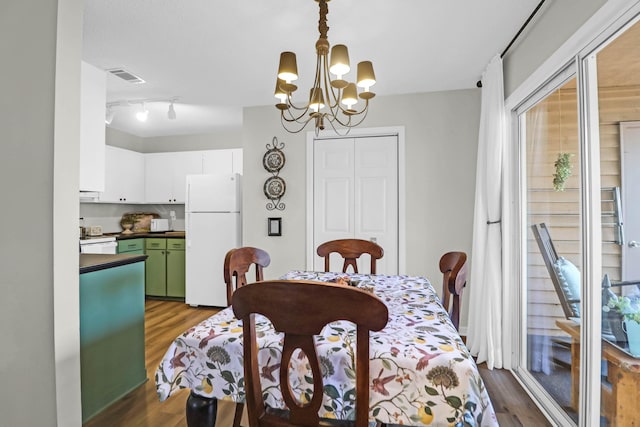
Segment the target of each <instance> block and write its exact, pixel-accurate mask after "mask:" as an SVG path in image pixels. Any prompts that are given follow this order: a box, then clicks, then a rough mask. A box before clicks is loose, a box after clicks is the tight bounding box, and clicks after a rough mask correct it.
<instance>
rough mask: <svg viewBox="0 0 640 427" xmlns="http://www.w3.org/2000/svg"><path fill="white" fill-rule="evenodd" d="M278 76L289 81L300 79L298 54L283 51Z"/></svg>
mask: <svg viewBox="0 0 640 427" xmlns="http://www.w3.org/2000/svg"><path fill="white" fill-rule="evenodd" d="M278 78H279V79H282V80H284V81H285V82H287V83H291V82H292V81H294V80H297V79H298V63H297V61H296V54H295V53H293V52H282V53H281V54H280V66H279V67H278Z"/></svg>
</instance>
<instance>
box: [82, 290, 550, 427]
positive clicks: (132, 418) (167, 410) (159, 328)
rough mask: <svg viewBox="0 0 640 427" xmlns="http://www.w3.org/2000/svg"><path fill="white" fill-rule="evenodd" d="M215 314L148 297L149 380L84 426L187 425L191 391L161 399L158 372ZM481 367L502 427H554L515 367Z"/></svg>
mask: <svg viewBox="0 0 640 427" xmlns="http://www.w3.org/2000/svg"><path fill="white" fill-rule="evenodd" d="M215 312H217V309H210V308H203V307H198V308H193V307H190V306H188V305H186V304H184V303H181V302H173V301H159V300H147V302H146V312H145V344H146V366H147V377H148V378H149V380H148V381H147V382H146V383H145V384H143V385H141V386H140V387H138V388H137V389H136V390H134V391H133V392H131V393H129V394H128V395H127V396H125V397H124V398H122V399H120V400H119V401H117V402H115V403H114V404H113V405H111V406H109V407H108V408H107V409H105V410H104V411H103V412H101V413H100V414H98V415H97V416H95V417H94V418H92V419H91V420H89V421H88V422H87V423H85V424H84V426H85V427H118V426H122V427H125V426H126V427H129V426H130V427H137V426H148V427H151V426H153V427H158V426H161V427H185V426H186V425H187V423H186V420H185V415H184V414H185V402H186V399H187V396H188V394H189V392H188V390H183V391H181V392H180V393H178V394H175V395H173V396H171V397H170V398H169V399H167V400H166V401H164V402H160V401H159V400H158V396H157V394H156V389H155V382H154V374H155V371H156V368H157V366H158V364H159V363H160V360H161V359H162V357H163V356H164V353H165V352H166V350H167V348H168V347H169V345H170V344H171V342H172V341H173V340H174V339H175V338H176V337H177V336H178V335H180V334H181V333H182V332H184V331H185V330H186V329H188V328H189V327H191V326H193V325H195V324H197V323H199V322H200V321H202V320H204V319H206V318H207V317H209V316H211V315H212V314H214V313H215ZM479 368H480V374H481V375H482V378H483V379H484V381H485V385H486V387H487V390H488V391H489V395H490V396H491V401H492V402H493V406H494V409H495V411H496V415H497V417H498V422H499V423H500V425H501V426H502V427H518V426H525V427H530V426H535V427H544V426H550V425H551V424H550V423H549V422H548V421H547V420H546V418H545V417H544V416H543V415H542V413H541V412H540V411H539V410H538V408H537V407H536V405H535V404H534V403H533V402H532V401H531V399H530V398H529V396H528V395H527V394H526V393H525V392H524V391H523V390H522V389H521V388H520V385H519V384H518V383H517V381H516V380H515V378H513V376H512V375H511V373H510V372H509V371H505V370H497V369H494V370H491V371H490V370H488V369H487V368H486V366H485V365H484V364H481V365H480V366H479ZM219 421H220V420H219ZM217 424H218V427H226V426H224V425H222V426H221V425H220V424H222V423H220V422H218V423H217ZM229 425H230V424H229Z"/></svg>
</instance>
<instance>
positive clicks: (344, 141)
mask: <svg viewBox="0 0 640 427" xmlns="http://www.w3.org/2000/svg"><path fill="white" fill-rule="evenodd" d="M313 149H314V157H313V158H314V181H313V192H314V199H313V200H314V203H313V210H314V212H313V215H314V232H313V240H314V242H313V247H314V264H313V268H314V270H317V271H322V270H323V269H324V260H323V259H322V258H320V257H319V256H317V255H315V248H317V247H318V245H320V244H321V243H323V242H326V241H327V240H335V239H347V238H359V239H365V240H375V241H376V242H377V243H378V244H379V245H380V246H382V247H383V248H384V251H385V255H384V257H383V258H382V259H381V260H379V261H378V263H377V272H378V273H385V274H397V272H398V142H397V137H396V136H385V137H362V138H339V139H338V138H337V139H325V140H316V141H314V147H313ZM363 258H364V263H363V264H362V265H361V262H360V261H359V263H358V270H359V271H360V272H363V273H367V272H369V258H368V257H367V256H364V257H363ZM330 267H331V270H332V271H339V270H341V269H342V259H341V258H340V256H339V255H335V254H334V255H332V258H331V266H330Z"/></svg>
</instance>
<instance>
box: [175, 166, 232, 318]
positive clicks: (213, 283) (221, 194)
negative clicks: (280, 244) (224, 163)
mask: <svg viewBox="0 0 640 427" xmlns="http://www.w3.org/2000/svg"><path fill="white" fill-rule="evenodd" d="M241 188H242V187H241V176H240V175H239V174H224V175H188V176H187V189H186V201H185V231H186V253H185V257H186V259H185V274H186V285H185V286H186V289H185V292H186V293H185V302H186V303H187V304H189V305H192V306H198V305H206V306H214V307H226V306H227V289H226V285H225V283H224V276H223V267H224V257H225V255H226V254H227V252H228V251H229V250H230V249H233V248H237V247H240V245H241V242H242V217H241V208H242V192H241V191H242V190H241Z"/></svg>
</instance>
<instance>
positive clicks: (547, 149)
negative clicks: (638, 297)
mask: <svg viewBox="0 0 640 427" xmlns="http://www.w3.org/2000/svg"><path fill="white" fill-rule="evenodd" d="M576 87H577V85H576V77H575V75H572V72H571V71H567V72H565V73H564V74H563V75H561V76H559V77H557V78H556V79H555V80H554V81H553V82H552V83H551V84H550V85H548V86H547V87H546V88H545V90H544V91H543V92H541V93H540V94H539V95H538V98H539V99H533V100H532V101H531V102H530V104H529V105H527V106H525V108H524V109H523V111H522V112H521V113H520V114H519V123H520V128H521V138H522V139H523V141H522V145H521V148H522V166H523V174H524V186H523V189H522V196H523V204H522V206H523V209H524V212H523V219H522V224H523V226H524V230H523V235H524V236H526V240H525V241H526V244H525V245H524V248H523V250H524V260H525V270H524V271H525V272H526V273H525V284H524V285H525V289H524V304H525V306H524V313H525V316H523V319H522V320H523V322H524V325H523V326H524V328H523V339H522V343H523V349H522V350H523V351H522V353H523V354H522V355H523V363H522V368H523V370H524V371H525V372H526V374H527V378H528V379H529V381H530V382H535V384H536V387H537V388H539V389H541V391H542V393H543V394H545V395H546V396H548V398H549V399H548V400H549V401H550V402H552V403H551V404H552V405H553V407H554V410H555V412H557V413H560V414H561V416H562V417H563V418H565V419H566V420H567V421H568V420H572V421H573V422H577V420H578V413H579V408H578V404H577V400H576V399H575V395H574V394H572V387H573V386H574V383H573V382H572V380H571V373H572V351H571V350H572V349H571V337H570V336H569V335H568V334H567V333H566V331H564V330H563V328H564V327H565V326H566V325H565V323H566V322H573V321H579V319H580V316H581V311H582V304H581V298H580V287H581V281H580V272H581V267H582V258H583V257H582V253H583V249H582V247H583V242H582V210H581V180H580V175H581V169H582V168H581V162H580V147H579V142H578V141H579V132H578V102H577V93H576ZM574 365H575V363H574Z"/></svg>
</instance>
